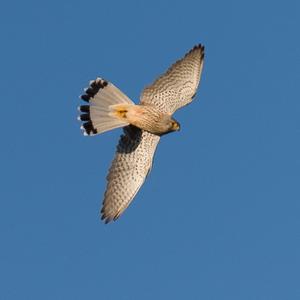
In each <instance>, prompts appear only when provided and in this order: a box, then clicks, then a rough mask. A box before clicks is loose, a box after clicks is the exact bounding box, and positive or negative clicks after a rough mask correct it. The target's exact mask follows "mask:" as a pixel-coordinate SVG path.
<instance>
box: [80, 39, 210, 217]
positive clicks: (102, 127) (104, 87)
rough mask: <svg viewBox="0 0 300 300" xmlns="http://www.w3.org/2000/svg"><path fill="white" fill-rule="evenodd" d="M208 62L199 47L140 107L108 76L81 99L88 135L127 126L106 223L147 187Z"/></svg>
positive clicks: (112, 173) (112, 175)
mask: <svg viewBox="0 0 300 300" xmlns="http://www.w3.org/2000/svg"><path fill="white" fill-rule="evenodd" d="M203 61H204V46H202V45H197V46H195V47H194V48H193V49H192V50H190V51H189V52H188V53H187V54H186V55H185V56H184V57H183V58H182V59H180V60H178V61H177V62H176V63H175V64H173V65H172V66H171V67H170V68H169V69H168V70H167V72H166V73H165V74H163V75H162V76H160V77H159V78H158V79H157V80H155V81H154V83H153V84H152V85H150V86H148V87H146V88H145V89H144V91H143V92H142V95H141V99H140V104H138V105H135V104H134V102H132V101H131V100H130V99H129V98H128V97H127V96H126V95H125V94H123V93H122V92H121V91H120V90H119V89H118V88H117V87H115V86H114V85H113V84H112V83H110V82H108V81H106V80H104V79H102V78H96V79H95V80H93V81H91V82H90V85H89V87H88V88H87V89H85V93H84V94H83V95H82V96H81V99H82V100H84V101H86V102H88V104H87V105H81V106H80V107H79V111H80V112H81V115H80V116H79V117H78V119H79V120H80V121H82V122H83V124H82V126H81V129H82V130H83V132H84V135H96V134H99V133H102V132H105V131H109V130H112V129H114V128H118V127H123V134H122V135H121V137H120V140H119V143H118V146H117V150H116V154H115V158H114V160H113V162H112V165H111V167H110V169H109V173H108V175H107V187H106V191H105V194H104V200H103V206H102V209H101V215H102V217H101V218H102V219H103V220H104V221H105V222H106V223H108V222H110V221H112V220H116V219H117V218H118V217H119V216H120V215H121V214H122V213H123V212H124V210H125V209H126V208H127V207H128V205H129V204H130V203H131V201H132V200H133V198H134V197H135V195H136V193H137V192H138V190H139V189H140V187H141V186H142V184H143V183H144V181H145V179H146V177H147V175H148V173H149V172H150V170H151V167H152V161H153V156H154V153H155V150H156V147H157V144H158V142H159V140H160V138H161V136H163V135H164V134H167V133H170V132H173V131H178V130H179V129H180V125H179V123H178V122H177V121H176V120H175V119H174V118H173V117H172V115H173V113H174V112H175V111H176V110H177V109H179V108H180V107H182V106H185V105H187V104H188V103H190V102H191V101H192V100H193V98H194V96H195V94H196V91H197V88H198V85H199V81H200V77H201V72H202V67H203Z"/></svg>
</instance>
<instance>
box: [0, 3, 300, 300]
mask: <svg viewBox="0 0 300 300" xmlns="http://www.w3.org/2000/svg"><path fill="white" fill-rule="evenodd" d="M299 15H300V4H299V2H298V1H272V2H271V1H255V0H254V1H177V0H175V1H14V2H12V1H11V2H8V1H6V3H3V4H2V8H1V12H0V25H1V26H0V33H1V38H2V43H1V56H0V62H1V68H0V80H1V91H2V97H1V98H2V114H1V117H2V144H1V150H0V151H1V155H0V159H1V171H0V179H1V183H2V184H1V190H0V197H1V201H0V237H1V247H0V265H1V268H0V282H1V290H0V299H3V300H14V299H30V300H35V299H43V300H48V299H72V300H77V299H78V300H79V299H107V300H115V299H118V300H123V299H124V300H125V299H128V300H131V299H146V300H147V299H174V300H177V299H230V300H233V299H243V300H248V299H255V300H260V299H262V300H265V299H272V300H274V299H275V300H276V299H299V298H300V285H299V280H300V256H299V253H300V231H299V228H300V218H299V214H300V204H299V202H300V185H299V179H300V154H299V153H300V140H299V136H300V122H299V115H300V104H299V99H300V92H299V79H300V68H299V67H300V39H299V28H300V19H299ZM197 43H203V44H204V45H205V47H206V57H205V66H204V71H203V76H202V81H201V87H200V90H199V92H198V94H197V97H196V99H195V101H194V102H193V104H192V105H190V106H188V107H186V108H184V109H182V110H180V111H178V112H177V113H176V115H175V118H176V119H177V120H178V121H179V122H180V123H181V131H180V132H179V133H173V134H170V135H168V136H165V137H164V138H163V139H162V141H161V143H160V145H159V147H158V151H157V154H156V156H155V161H154V167H153V170H152V173H151V174H150V176H149V178H148V180H147V182H146V184H145V185H144V186H143V188H142V189H141V191H140V192H139V194H138V195H137V197H136V199H135V201H134V202H133V203H132V205H131V206H130V208H129V209H128V210H127V211H126V212H125V213H124V215H123V216H122V217H121V218H120V219H119V220H118V221H117V222H115V223H113V224H109V225H104V224H103V223H102V222H100V219H99V209H100V204H101V202H102V196H103V192H104V189H105V176H106V173H107V169H108V167H109V165H110V162H111V159H112V157H113V153H114V149H115V147H116V143H117V140H118V137H119V135H120V133H121V131H120V130H115V131H113V132H109V133H105V134H103V135H100V136H96V137H92V138H91V137H83V136H82V135H81V133H80V130H79V124H78V122H77V120H76V117H77V111H76V108H77V106H78V105H79V104H80V101H79V100H78V95H79V94H81V92H82V89H83V88H84V87H86V85H87V83H88V81H89V80H91V79H94V78H95V77H96V76H103V77H104V78H106V79H108V80H110V81H112V82H113V83H114V84H115V85H116V86H118V87H119V88H120V89H121V90H122V91H124V92H125V93H126V94H127V95H128V96H129V97H131V98H132V99H134V100H135V101H138V99H139V94H140V92H141V90H142V88H143V87H144V86H145V85H147V84H149V83H151V82H152V81H153V80H154V79H155V77H156V76H157V75H159V74H161V73H162V72H164V71H165V70H166V69H167V67H168V66H169V65H170V64H171V63H173V62H174V61H175V60H177V59H178V58H180V57H181V56H182V55H184V53H185V52H186V51H188V50H189V49H190V48H192V47H193V46H194V45H195V44H197Z"/></svg>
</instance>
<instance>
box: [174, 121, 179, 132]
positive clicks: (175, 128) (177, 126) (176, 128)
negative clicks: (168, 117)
mask: <svg viewBox="0 0 300 300" xmlns="http://www.w3.org/2000/svg"><path fill="white" fill-rule="evenodd" d="M174 130H175V131H179V130H180V124H179V123H178V122H175V123H174Z"/></svg>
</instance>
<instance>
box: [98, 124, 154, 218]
mask: <svg viewBox="0 0 300 300" xmlns="http://www.w3.org/2000/svg"><path fill="white" fill-rule="evenodd" d="M159 139H160V137H159V136H157V135H154V134H151V133H149V132H146V131H143V130H141V129H139V128H137V127H135V126H132V125H129V126H127V127H125V128H124V134H123V135H121V138H120V141H119V144H118V146H117V151H116V155H115V158H114V160H113V162H112V165H111V167H110V170H109V173H108V176H107V187H106V192H105V195H104V200H103V207H102V210H101V213H102V219H104V220H105V222H106V223H108V222H110V221H111V220H116V219H117V218H118V217H119V216H120V215H121V214H122V212H123V211H124V210H125V209H126V208H127V207H128V205H129V204H130V203H131V201H132V200H133V198H134V196H135V195H136V193H137V192H138V190H139V189H140V187H141V186H142V184H143V183H144V181H145V179H146V177H147V175H148V173H149V171H150V170H151V166H152V160H153V156H154V153H155V150H156V146H157V144H158V142H159Z"/></svg>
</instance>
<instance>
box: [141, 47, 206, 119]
mask: <svg viewBox="0 0 300 300" xmlns="http://www.w3.org/2000/svg"><path fill="white" fill-rule="evenodd" d="M203 61H204V46H202V45H198V46H195V47H194V48H193V49H192V50H190V51H189V52H188V53H187V54H186V55H185V56H184V57H183V58H182V59H180V60H178V61H177V62H176V63H175V64H173V65H172V66H171V67H170V68H169V69H168V70H167V72H166V73H165V74H163V75H161V76H160V77H159V78H158V79H156V80H155V81H154V82H153V83H152V84H151V85H150V86H148V87H146V88H145V89H144V91H143V92H142V95H141V103H142V104H150V105H154V106H155V107H157V108H159V110H160V111H161V112H164V113H169V114H173V113H174V112H175V111H176V110H177V109H178V108H180V107H182V106H184V105H187V104H188V103H190V102H191V101H192V99H193V98H194V96H195V94H196V91H197V88H198V85H199V80H200V76H201V72H202V68H203Z"/></svg>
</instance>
